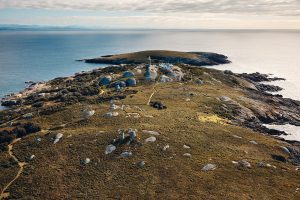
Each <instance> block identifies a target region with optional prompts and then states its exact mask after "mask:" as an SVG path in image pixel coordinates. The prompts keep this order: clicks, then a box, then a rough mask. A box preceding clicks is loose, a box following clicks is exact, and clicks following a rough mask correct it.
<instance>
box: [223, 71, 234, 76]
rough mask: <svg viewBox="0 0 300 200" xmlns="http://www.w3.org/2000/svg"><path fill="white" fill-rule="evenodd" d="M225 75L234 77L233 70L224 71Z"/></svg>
mask: <svg viewBox="0 0 300 200" xmlns="http://www.w3.org/2000/svg"><path fill="white" fill-rule="evenodd" d="M224 74H227V75H234V73H233V72H232V71H231V70H225V71H224Z"/></svg>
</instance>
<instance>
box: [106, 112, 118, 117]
mask: <svg viewBox="0 0 300 200" xmlns="http://www.w3.org/2000/svg"><path fill="white" fill-rule="evenodd" d="M117 116H119V113H118V112H108V113H106V114H105V115H104V117H109V118H110V117H117Z"/></svg>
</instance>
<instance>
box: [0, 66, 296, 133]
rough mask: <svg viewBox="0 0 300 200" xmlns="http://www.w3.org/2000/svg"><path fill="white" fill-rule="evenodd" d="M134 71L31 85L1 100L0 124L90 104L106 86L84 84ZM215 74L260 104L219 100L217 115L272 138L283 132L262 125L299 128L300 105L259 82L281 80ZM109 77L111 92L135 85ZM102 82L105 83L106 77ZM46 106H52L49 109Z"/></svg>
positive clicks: (111, 71)
mask: <svg viewBox="0 0 300 200" xmlns="http://www.w3.org/2000/svg"><path fill="white" fill-rule="evenodd" d="M184 67H185V68H190V67H192V66H190V65H184ZM133 69H136V65H125V64H122V66H111V67H106V68H104V69H95V70H93V71H90V72H82V73H77V74H76V75H75V76H71V77H64V78H56V79H53V80H50V81H48V82H37V83H31V84H30V85H29V86H28V87H26V88H25V90H23V91H21V92H20V93H16V94H10V95H8V96H6V97H5V98H3V99H2V100H1V105H2V106H5V107H7V108H9V109H8V110H5V111H2V113H0V123H1V124H5V123H7V122H8V121H11V120H13V119H14V118H16V117H18V118H22V116H23V117H24V116H25V118H26V113H27V115H28V113H34V112H38V113H40V114H46V115H47V114H52V113H54V112H58V111H60V110H62V109H63V107H64V106H67V105H71V104H73V103H77V102H85V101H87V102H89V101H91V99H90V98H89V97H92V96H95V95H98V94H99V85H100V86H101V85H106V84H105V83H101V80H100V81H99V83H98V82H94V83H92V84H86V83H85V82H89V81H93V80H94V81H95V79H97V78H98V77H101V76H102V75H103V74H107V73H109V74H112V75H113V74H115V73H120V72H126V71H128V70H133ZM180 70H181V69H180ZM216 72H217V73H219V74H218V75H220V74H224V75H222V76H227V78H229V79H230V81H232V83H233V84H232V83H231V84H232V86H233V87H236V86H238V87H241V89H245V92H246V94H247V95H248V98H249V99H255V100H259V101H260V102H259V105H258V107H255V106H254V105H255V103H256V102H255V101H253V100H252V103H253V104H254V105H252V108H251V109H250V110H249V109H248V108H245V107H243V106H241V105H240V104H239V103H237V102H235V101H233V100H232V99H227V100H220V101H224V102H225V103H226V105H225V104H224V107H221V109H223V110H222V111H220V113H219V114H220V115H222V116H224V117H226V118H229V119H234V120H235V121H236V122H238V123H239V124H241V125H243V126H246V127H249V128H251V129H253V130H256V131H261V132H267V133H269V134H271V135H281V134H286V133H284V132H282V131H277V130H273V129H268V128H265V127H264V126H263V124H277V125H280V124H282V125H283V124H291V125H295V126H300V117H299V113H300V109H299V106H300V102H299V101H296V100H292V99H288V98H283V97H282V96H281V95H272V94H270V92H277V91H280V90H282V88H280V87H278V86H273V85H269V84H268V85H267V84H262V83H261V82H272V81H275V80H284V79H282V78H277V77H275V78H269V76H268V75H266V74H260V73H258V72H256V73H252V74H247V73H243V74H235V73H233V72H231V71H228V70H225V71H224V72H221V71H215V72H214V73H216ZM180 73H182V74H181V75H179V77H180V76H182V77H180V78H179V80H177V81H183V82H187V81H191V80H190V78H188V77H183V72H181V71H180ZM131 76H134V75H128V77H127V78H130V77H131ZM156 76H157V75H156ZM173 76H174V75H173ZM175 76H176V75H175ZM177 76H178V74H177ZM108 77H109V78H108V80H107V81H108V84H107V87H108V88H113V89H114V88H116V87H126V86H128V87H131V86H135V85H136V83H133V85H128V83H126V81H124V82H122V81H121V82H114V83H111V84H110V82H111V79H112V77H111V76H108ZM166 77H167V76H166ZM177 78H178V77H177ZM222 78H224V77H222ZM102 79H103V80H104V79H105V77H104V78H102ZM155 79H156V77H155V78H154V79H153V80H151V78H150V80H149V81H150V82H151V81H155ZM175 79H176V78H175ZM181 79H182V80H181ZM103 80H102V81H103ZM159 81H160V82H168V81H173V79H171V80H168V77H167V79H166V78H164V76H162V77H161V78H160V80H159ZM197 81H199V80H197ZM134 82H135V81H134ZM198 84H199V83H198ZM201 84H204V82H203V81H201V80H200V85H201ZM134 93H135V91H134V90H129V91H119V92H118V95H117V96H115V95H113V96H112V97H108V98H98V99H94V100H93V101H96V102H106V101H109V100H111V99H122V98H126V96H128V95H130V94H134ZM249 102H250V101H249ZM262 103H263V104H262ZM49 104H53V105H51V106H50V105H49ZM28 106H30V107H31V108H30V109H28ZM24 107H26V108H24ZM264 110H266V111H264ZM231 111H233V112H235V114H234V115H233V113H230V112H231Z"/></svg>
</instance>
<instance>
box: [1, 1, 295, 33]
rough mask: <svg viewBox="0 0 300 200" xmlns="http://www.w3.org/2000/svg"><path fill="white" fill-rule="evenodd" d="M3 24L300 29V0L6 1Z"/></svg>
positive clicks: (2, 8) (2, 9)
mask: <svg viewBox="0 0 300 200" xmlns="http://www.w3.org/2000/svg"><path fill="white" fill-rule="evenodd" d="M0 24H22V25H47V26H83V27H96V28H157V29H163V28H166V29H300V0H0Z"/></svg>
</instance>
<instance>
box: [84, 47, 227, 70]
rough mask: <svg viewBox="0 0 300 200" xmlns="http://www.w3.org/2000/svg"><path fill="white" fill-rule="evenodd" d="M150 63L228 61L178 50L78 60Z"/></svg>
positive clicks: (222, 56)
mask: <svg viewBox="0 0 300 200" xmlns="http://www.w3.org/2000/svg"><path fill="white" fill-rule="evenodd" d="M149 57H150V58H151V60H152V63H154V64H155V63H170V64H176V63H181V64H189V65H194V66H208V65H219V64H226V63H230V61H229V60H228V59H227V56H224V55H221V54H216V53H207V52H179V51H163V50H152V51H140V52H135V53H127V54H118V55H106V56H101V57H98V58H92V59H83V60H79V61H85V62H87V63H99V64H113V65H120V64H142V63H146V62H148V60H149Z"/></svg>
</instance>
